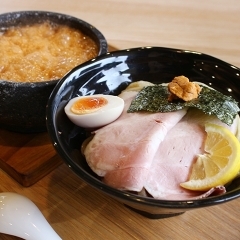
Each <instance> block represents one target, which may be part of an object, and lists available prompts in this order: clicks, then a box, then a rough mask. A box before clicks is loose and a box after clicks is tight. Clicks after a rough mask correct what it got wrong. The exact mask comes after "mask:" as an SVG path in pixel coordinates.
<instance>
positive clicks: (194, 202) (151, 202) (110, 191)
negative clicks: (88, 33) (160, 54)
mask: <svg viewBox="0 0 240 240" xmlns="http://www.w3.org/2000/svg"><path fill="white" fill-rule="evenodd" d="M148 49H153V50H158V51H159V50H164V51H169V52H187V53H189V54H201V55H203V56H206V57H208V58H209V57H210V58H211V59H212V60H214V61H217V62H219V63H222V64H224V65H228V66H229V67H234V68H235V69H237V70H238V71H239V72H240V68H238V67H235V66H233V65H232V64H229V63H227V62H225V61H223V60H221V59H218V58H216V57H213V56H211V55H208V54H205V53H201V52H196V51H191V50H183V49H176V48H167V47H156V46H152V47H151V46H147V47H136V48H129V49H123V50H116V51H113V52H109V53H107V54H104V55H101V56H98V57H96V58H95V59H94V62H98V61H101V60H104V59H106V58H109V57H113V56H118V55H121V54H123V53H124V54H127V53H128V52H133V51H134V52H139V51H145V50H148ZM92 61H93V60H90V61H87V62H85V63H83V64H81V65H79V66H77V67H75V68H73V69H72V70H71V71H70V72H68V73H67V74H66V75H65V76H64V77H63V78H62V79H61V80H60V81H59V82H58V84H57V85H56V87H55V88H54V90H53V91H52V93H51V95H50V97H49V101H48V104H47V109H46V116H47V117H46V121H47V129H48V133H49V135H50V138H51V141H52V144H53V146H54V148H55V149H56V151H57V152H58V153H59V155H60V156H61V158H62V159H63V161H64V162H65V163H67V165H68V167H69V168H71V169H72V170H73V171H74V172H75V173H76V174H77V175H78V176H79V171H80V172H81V176H79V178H81V179H82V180H83V181H84V182H86V183H88V184H89V185H90V186H92V187H94V188H95V189H97V190H99V191H101V192H102V193H104V194H107V195H109V196H111V197H113V198H117V199H121V200H123V201H125V202H131V203H132V204H135V205H145V206H151V207H160V208H168V209H170V208H171V209H182V210H186V209H188V210H190V209H194V208H202V207H207V206H212V205H217V204H220V203H225V202H228V201H230V200H233V199H236V198H238V197H240V188H239V189H234V190H230V191H228V192H226V193H224V194H222V195H218V196H211V197H207V198H202V199H187V200H166V199H155V198H150V197H144V196H139V195H136V194H133V193H131V192H126V191H121V190H118V189H115V188H113V187H110V186H108V185H106V184H104V183H102V182H101V181H100V180H97V179H96V178H94V177H93V176H91V175H90V174H89V173H87V172H86V171H85V170H83V169H81V168H80V167H79V166H78V164H76V163H75V162H73V161H71V158H70V157H69V155H68V154H67V152H66V151H65V150H64V149H63V148H61V146H60V145H59V141H58V133H57V129H56V126H55V122H54V120H53V119H51V118H50V115H51V111H52V110H53V112H54V114H53V115H55V113H56V110H57V107H56V106H54V104H53V102H54V98H55V97H56V95H58V91H59V89H60V88H61V87H62V85H63V84H64V83H65V81H66V80H67V79H68V77H69V76H70V75H71V74H72V73H74V72H75V71H77V70H79V69H86V68H88V65H89V64H91V62H92Z"/></svg>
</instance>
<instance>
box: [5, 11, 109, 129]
mask: <svg viewBox="0 0 240 240" xmlns="http://www.w3.org/2000/svg"><path fill="white" fill-rule="evenodd" d="M46 23H49V24H50V25H51V26H53V25H54V26H59V27H61V26H64V27H69V28H70V29H74V31H78V32H81V34H84V36H86V37H87V38H89V39H91V40H92V42H93V43H94V44H95V45H96V54H95V55H94V57H95V56H98V55H101V54H103V53H106V52H107V41H106V39H105V37H104V36H103V34H102V33H101V32H100V31H99V30H98V29H96V28H95V27H94V26H92V25H91V24H89V23H87V22H85V21H83V20H81V19H78V18H75V17H73V16H68V15H64V14H60V13H54V12H44V11H21V12H10V13H5V14H1V15H0V34H1V35H0V38H1V36H2V35H3V34H4V33H5V32H6V31H7V30H9V29H14V28H15V29H16V28H18V29H20V30H18V31H19V32H18V34H22V32H21V31H22V30H21V27H26V28H27V27H29V26H34V25H37V24H38V25H41V24H46ZM51 34H54V31H52V32H51ZM15 35H16V34H15ZM32 35H35V34H32ZM34 37H35V36H32V37H31V39H32V40H30V41H27V42H26V43H24V45H23V47H24V48H26V47H28V46H30V47H31V44H32V43H31V42H34V39H35V38H34ZM45 38H46V36H43V37H42V39H45ZM56 38H57V37H56ZM8 39H10V40H9V41H11V37H8ZM0 40H1V39H0ZM57 40H58V39H56V41H57ZM9 41H7V42H9ZM14 41H15V40H14ZM56 41H55V42H56ZM59 41H60V40H59ZM40 45H41V43H40ZM42 45H43V44H42ZM84 46H85V45H84ZM23 47H22V48H21V49H20V51H22V50H23ZM41 47H42V48H44V46H41ZM46 48H47V47H46ZM11 49H12V48H11ZM15 49H16V50H15V51H19V45H18V44H15ZM68 50H69V48H66V49H65V51H68ZM87 51H88V49H85V48H84V47H83V51H82V53H83V55H84V54H86V52H87ZM34 54H35V56H34ZM28 56H30V57H32V62H33V63H35V62H36V60H37V59H38V55H36V53H35V52H31V54H28ZM28 56H27V57H28ZM58 57H61V54H59V56H58ZM1 58H2V62H4V63H6V62H7V61H8V60H9V59H8V56H7V54H4V55H3V54H2V56H1ZM91 58H92V57H89V58H88V59H87V60H89V59H91ZM25 60H26V57H25V56H24V57H23V58H22V59H21V56H20V59H19V62H24V61H25ZM10 61H13V60H12V59H11V60H9V62H10ZM14 61H15V59H14ZM81 61H82V60H81ZM84 61H85V60H84ZM19 62H17V63H19ZM59 62H60V60H59ZM80 63H81V62H78V63H76V65H79V64H80ZM76 65H75V66H76ZM13 66H17V64H16V63H15V62H12V63H11V62H10V64H9V66H7V67H3V69H2V66H1V72H0V98H1V108H0V127H1V128H4V129H7V130H11V131H17V132H24V133H28V132H29V133H30V132H41V131H46V119H45V113H46V104H47V101H48V98H49V96H50V93H51V92H52V90H53V88H54V87H55V85H56V83H57V82H58V81H59V79H60V78H61V77H62V76H63V75H65V74H66V72H68V71H69V70H71V69H72V68H73V67H71V68H70V69H68V70H66V72H64V73H63V75H61V77H59V78H53V79H43V80H42V79H41V80H38V79H35V78H34V77H33V78H32V79H30V80H26V79H22V80H21V81H16V79H15V78H14V77H15V75H14V73H13V71H12V70H11V69H12V67H13ZM45 66H46V68H47V67H48V64H45V65H44V66H43V67H42V69H41V71H40V74H41V72H44V71H45ZM4 68H9V69H10V70H9V72H10V74H12V76H13V78H12V79H11V77H9V78H8V79H5V78H4V75H3V76H2V75H1V73H2V72H3V71H5V69H4ZM35 68H36V66H35V65H33V66H31V65H30V66H29V69H23V70H22V69H21V68H19V71H16V72H17V73H18V72H20V71H23V74H25V75H28V74H29V75H30V71H34V69H35ZM23 78H24V77H23ZM43 78H44V76H43ZM25 80H26V81H25Z"/></svg>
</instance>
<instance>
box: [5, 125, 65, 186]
mask: <svg viewBox="0 0 240 240" xmlns="http://www.w3.org/2000/svg"><path fill="white" fill-rule="evenodd" d="M62 163H63V161H62V160H61V158H60V157H59V156H58V155H57V153H56V151H55V149H54V147H53V146H52V144H51V141H50V138H49V136H48V133H47V132H44V133H37V134H22V133H14V132H9V131H6V130H2V129H0V168H1V169H2V170H3V171H5V172H6V173H7V174H8V175H10V176H11V177H12V178H14V179H15V180H16V181H17V182H19V183H20V184H21V185H23V186H24V187H29V186H31V185H32V184H34V183H36V182H37V181H38V180H40V179H41V178H43V177H44V176H46V175H47V174H48V173H50V172H51V171H52V170H54V169H55V168H56V167H58V166H59V165H60V164H62Z"/></svg>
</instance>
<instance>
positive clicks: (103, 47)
mask: <svg viewBox="0 0 240 240" xmlns="http://www.w3.org/2000/svg"><path fill="white" fill-rule="evenodd" d="M18 15H19V16H18ZM24 15H29V16H31V17H33V16H34V15H35V16H39V15H48V16H50V17H56V16H58V17H61V18H63V19H68V20H70V21H74V22H77V23H79V24H81V25H83V27H84V28H86V29H88V30H89V31H90V32H91V33H92V34H93V35H95V36H96V39H98V41H97V42H98V44H99V51H98V56H100V55H102V54H105V53H107V52H108V43H107V39H106V38H105V36H104V35H103V33H102V32H101V31H100V30H99V29H97V28H96V27H94V26H93V25H92V24H90V23H88V22H86V21H85V20H82V19H81V18H78V17H75V16H71V15H68V14H65V13H59V12H54V11H43V10H22V11H12V12H5V13H1V14H0V30H1V24H2V25H4V22H1V18H7V17H8V16H9V17H12V16H15V17H14V19H17V18H20V17H23V16H24ZM69 71H71V70H69ZM60 79H61V78H60ZM60 79H55V80H46V81H37V82H16V81H14V80H4V79H0V84H1V83H5V84H10V85H17V86H21V87H25V86H26V87H29V86H32V85H33V84H36V83H37V85H38V86H42V85H55V84H56V83H57V82H58V81H59V80H60Z"/></svg>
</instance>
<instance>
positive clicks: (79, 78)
mask: <svg viewBox="0 0 240 240" xmlns="http://www.w3.org/2000/svg"><path fill="white" fill-rule="evenodd" d="M179 75H185V76H187V77H189V78H190V79H191V80H192V81H199V82H203V83H206V84H208V85H210V86H212V87H214V88H215V89H218V90H219V91H221V92H223V93H225V94H231V95H232V96H233V97H234V98H235V99H236V100H238V101H240V69H239V68H237V67H235V66H232V65H230V64H228V63H226V62H223V61H221V60H219V59H216V58H214V57H211V56H209V55H205V54H202V53H197V52H191V51H185V50H177V49H168V48H160V47H146V48H136V49H128V50H122V51H116V52H112V53H108V54H105V55H103V56H100V57H97V58H96V59H94V60H92V61H89V62H87V63H84V64H83V65H81V66H78V67H76V68H75V69H73V70H72V71H71V72H69V73H68V74H67V75H66V76H64V77H63V79H62V80H61V81H60V82H59V83H58V84H57V86H56V87H55V89H54V90H53V92H52V94H51V97H50V99H49V102H48V106H47V127H48V131H49V134H50V136H51V139H52V142H53V145H54V147H55V148H56V150H57V152H58V153H59V155H60V156H61V157H62V159H63V160H64V161H65V162H66V164H67V165H68V166H69V167H71V169H72V170H73V171H74V172H75V173H76V174H77V175H78V176H79V177H80V178H81V179H83V180H84V181H85V182H87V183H88V184H90V185H91V186H93V187H95V188H96V189H98V190H99V191H100V192H102V193H105V194H108V195H109V196H110V197H113V198H115V199H117V200H119V201H120V202H122V203H123V204H125V205H127V206H129V207H130V208H132V209H134V210H135V211H137V212H139V213H141V214H143V215H145V216H148V217H153V218H160V217H166V216H174V215H177V214H180V213H183V212H185V211H187V210H192V209H197V208H202V207H208V206H212V205H216V204H220V203H224V202H227V201H230V200H233V199H235V198H237V197H239V196H240V178H238V179H236V180H235V181H233V182H232V183H231V184H230V185H229V186H228V187H227V193H225V194H223V195H221V196H214V197H209V198H205V199H199V200H190V201H189V200H186V201H166V200H157V199H153V198H147V197H140V196H137V195H135V194H131V193H128V192H124V191H119V190H117V189H113V188H111V187H109V186H107V185H105V184H104V183H103V182H101V181H99V180H98V179H97V178H96V177H95V175H94V174H93V172H92V171H91V170H90V169H89V167H88V165H87V164H86V161H85V159H84V157H83V156H82V155H81V153H80V150H79V149H80V145H81V143H82V142H83V140H84V139H85V138H86V136H85V131H84V129H82V128H80V127H76V126H75V125H74V124H73V123H72V122H70V121H69V120H68V118H67V116H66V115H65V113H64V106H65V105H66V104H67V102H68V101H69V100H70V99H71V98H73V97H76V96H79V95H87V94H88V95H89V94H97V93H104V94H114V95H117V94H119V93H120V92H121V90H123V89H124V88H126V86H127V85H128V84H129V83H131V82H134V81H138V80H146V81H151V82H153V83H162V82H169V81H171V80H172V79H173V78H174V77H175V76H179Z"/></svg>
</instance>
